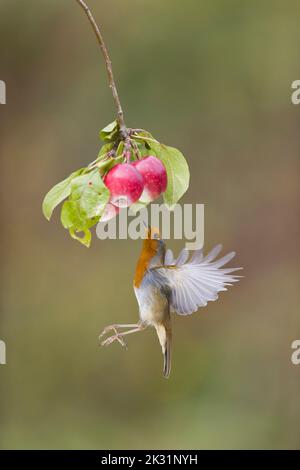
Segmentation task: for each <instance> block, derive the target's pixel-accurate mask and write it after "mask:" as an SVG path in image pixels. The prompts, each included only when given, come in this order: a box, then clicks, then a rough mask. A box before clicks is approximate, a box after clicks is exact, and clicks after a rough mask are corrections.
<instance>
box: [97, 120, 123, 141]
mask: <svg viewBox="0 0 300 470" xmlns="http://www.w3.org/2000/svg"><path fill="white" fill-rule="evenodd" d="M118 135H119V124H118V122H117V121H113V122H111V123H110V124H108V125H107V126H106V127H104V129H102V130H101V131H100V139H101V140H103V141H104V142H114V141H115V140H116V139H117V137H118Z"/></svg>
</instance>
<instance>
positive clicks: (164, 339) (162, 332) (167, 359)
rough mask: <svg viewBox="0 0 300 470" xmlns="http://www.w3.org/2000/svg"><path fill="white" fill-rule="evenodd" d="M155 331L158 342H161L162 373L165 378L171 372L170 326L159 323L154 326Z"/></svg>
mask: <svg viewBox="0 0 300 470" xmlns="http://www.w3.org/2000/svg"><path fill="white" fill-rule="evenodd" d="M156 332H157V335H158V339H159V342H160V344H161V348H162V353H163V355H164V369H163V374H164V377H165V378H166V379H167V378H168V377H169V375H170V372H171V344H172V330H171V326H169V325H168V326H165V325H163V324H159V325H157V326H156Z"/></svg>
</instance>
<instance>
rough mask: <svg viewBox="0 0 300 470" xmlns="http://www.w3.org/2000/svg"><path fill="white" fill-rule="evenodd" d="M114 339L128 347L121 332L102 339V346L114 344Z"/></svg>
mask: <svg viewBox="0 0 300 470" xmlns="http://www.w3.org/2000/svg"><path fill="white" fill-rule="evenodd" d="M114 341H118V342H119V343H120V345H121V346H123V348H125V349H128V348H127V344H126V343H125V341H124V340H123V338H122V336H120V334H119V333H116V334H115V335H112V336H110V337H109V338H106V339H105V340H104V341H102V343H101V346H109V345H110V344H112V343H113V342H114Z"/></svg>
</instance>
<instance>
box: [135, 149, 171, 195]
mask: <svg viewBox="0 0 300 470" xmlns="http://www.w3.org/2000/svg"><path fill="white" fill-rule="evenodd" d="M133 166H134V167H135V168H136V169H137V170H138V172H139V173H141V174H142V175H143V177H144V182H145V185H144V191H143V193H142V195H141V197H140V201H141V202H145V203H148V202H151V201H154V199H156V198H158V197H159V196H160V194H161V193H163V192H165V190H166V189H167V182H168V179H167V172H166V169H165V167H164V165H163V164H162V162H161V161H160V160H159V159H158V158H157V157H154V156H153V155H149V156H147V157H145V158H142V159H141V160H136V161H135V162H133Z"/></svg>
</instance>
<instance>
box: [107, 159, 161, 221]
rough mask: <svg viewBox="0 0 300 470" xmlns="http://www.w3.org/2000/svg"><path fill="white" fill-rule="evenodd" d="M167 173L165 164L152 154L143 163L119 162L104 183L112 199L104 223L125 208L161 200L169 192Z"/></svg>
mask: <svg viewBox="0 0 300 470" xmlns="http://www.w3.org/2000/svg"><path fill="white" fill-rule="evenodd" d="M167 183H168V179H167V172H166V169H165V167H164V165H163V163H162V162H161V161H160V160H159V159H158V158H157V157H155V156H153V155H148V156H145V157H144V158H142V159H140V160H135V161H134V162H132V163H131V162H128V163H118V164H117V165H115V166H114V167H113V168H112V169H111V170H109V171H108V172H107V174H106V175H105V177H104V184H105V186H106V187H107V188H108V189H109V191H110V199H109V202H108V203H107V205H106V207H105V209H104V212H103V214H102V217H101V221H102V222H106V221H107V220H109V219H111V218H113V217H114V216H115V215H116V214H117V213H118V212H119V210H120V208H122V207H130V206H131V205H132V204H134V203H135V202H137V201H139V202H142V203H145V204H148V203H149V202H152V201H154V200H155V199H157V198H158V197H159V196H160V195H161V193H164V192H165V190H166V189H167Z"/></svg>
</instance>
